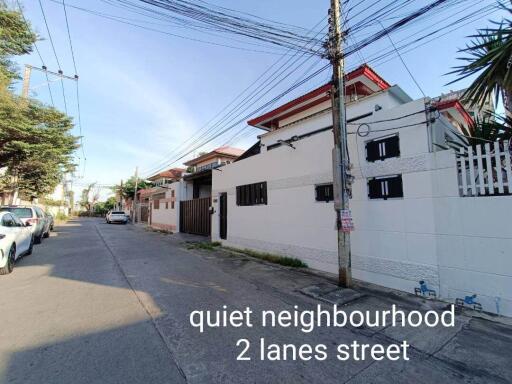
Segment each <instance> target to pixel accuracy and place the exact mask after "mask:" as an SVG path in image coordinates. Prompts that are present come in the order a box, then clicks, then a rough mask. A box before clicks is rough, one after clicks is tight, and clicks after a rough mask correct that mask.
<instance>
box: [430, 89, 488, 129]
mask: <svg viewBox="0 0 512 384" xmlns="http://www.w3.org/2000/svg"><path fill="white" fill-rule="evenodd" d="M465 91H466V89H461V90H458V91H451V92H449V93H446V94H442V95H441V96H439V97H437V98H435V99H434V101H436V102H437V103H439V104H445V105H456V104H457V103H458V104H459V105H460V106H462V108H463V110H464V112H463V113H466V114H468V115H469V116H470V117H471V118H472V119H473V120H480V121H483V120H484V119H486V118H488V117H489V116H492V115H493V114H494V112H495V107H494V97H493V95H492V94H490V95H489V96H488V97H487V98H486V100H485V102H484V104H483V106H472V105H471V103H468V102H466V101H464V92H465ZM457 109H458V110H459V112H461V109H460V108H457Z"/></svg>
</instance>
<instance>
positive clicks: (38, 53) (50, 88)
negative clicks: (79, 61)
mask: <svg viewBox="0 0 512 384" xmlns="http://www.w3.org/2000/svg"><path fill="white" fill-rule="evenodd" d="M16 3H17V4H18V8H19V10H20V15H21V17H22V18H23V21H24V22H25V24H26V25H27V26H29V23H28V21H27V19H26V18H25V14H24V13H23V8H22V7H21V3H20V1H19V0H16ZM34 48H35V50H36V52H37V56H39V60H40V61H41V65H42V67H43V68H46V64H45V63H44V60H43V56H42V55H41V52H40V51H39V47H38V46H37V42H34ZM44 74H45V77H46V84H47V85H48V93H49V94H50V101H51V103H52V107H54V108H55V103H54V102H53V94H52V87H51V86H50V79H49V77H48V73H47V72H46V71H44Z"/></svg>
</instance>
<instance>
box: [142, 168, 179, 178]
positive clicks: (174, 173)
mask: <svg viewBox="0 0 512 384" xmlns="http://www.w3.org/2000/svg"><path fill="white" fill-rule="evenodd" d="M183 172H185V169H183V168H172V169H169V170H167V171H163V172H160V173H157V174H156V175H153V176H151V177H148V179H149V180H157V179H161V178H166V179H179V178H180V177H181V175H182V174H183Z"/></svg>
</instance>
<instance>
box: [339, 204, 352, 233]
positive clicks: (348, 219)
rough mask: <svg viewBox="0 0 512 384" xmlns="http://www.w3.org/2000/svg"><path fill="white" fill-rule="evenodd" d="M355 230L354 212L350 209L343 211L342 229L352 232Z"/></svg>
mask: <svg viewBox="0 0 512 384" xmlns="http://www.w3.org/2000/svg"><path fill="white" fill-rule="evenodd" d="M353 230H354V220H352V212H350V210H348V209H344V210H342V211H341V231H342V232H350V231H353Z"/></svg>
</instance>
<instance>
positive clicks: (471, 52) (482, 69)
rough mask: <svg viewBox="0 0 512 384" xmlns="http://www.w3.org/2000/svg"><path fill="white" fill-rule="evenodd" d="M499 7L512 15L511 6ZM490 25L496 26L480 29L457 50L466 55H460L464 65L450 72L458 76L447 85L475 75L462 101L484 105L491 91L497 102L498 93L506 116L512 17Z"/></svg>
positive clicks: (510, 110) (511, 85)
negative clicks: (464, 45) (468, 41)
mask: <svg viewBox="0 0 512 384" xmlns="http://www.w3.org/2000/svg"><path fill="white" fill-rule="evenodd" d="M499 6H500V7H501V8H502V9H504V10H505V11H506V12H508V13H509V14H511V15H512V7H510V6H509V7H506V6H505V5H503V4H500V5H499ZM493 24H495V25H496V26H497V27H495V28H485V29H481V30H479V31H478V34H476V35H473V36H469V37H470V38H472V39H473V40H472V42H471V43H470V44H469V45H467V46H466V48H464V49H461V50H459V52H461V53H464V54H467V56H465V57H461V58H460V60H463V61H464V62H465V65H461V66H458V67H455V68H454V69H455V70H454V71H453V72H450V73H451V74H458V75H459V77H458V78H457V79H456V80H454V81H452V82H451V83H450V84H452V83H454V82H457V81H460V80H462V79H465V78H467V77H469V76H473V75H476V74H478V77H477V78H476V79H475V80H474V81H473V83H472V84H471V85H470V86H469V87H468V89H467V90H466V91H465V92H464V96H463V97H464V100H465V101H466V102H467V103H468V104H469V105H470V106H472V107H475V106H477V107H483V105H484V104H485V102H486V100H488V99H489V97H490V96H491V95H493V94H494V96H495V100H496V101H497V100H498V99H499V97H500V95H501V97H502V98H503V104H504V106H505V110H506V111H507V115H509V116H512V100H511V96H512V20H510V19H504V20H503V21H502V22H501V23H497V22H493Z"/></svg>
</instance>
